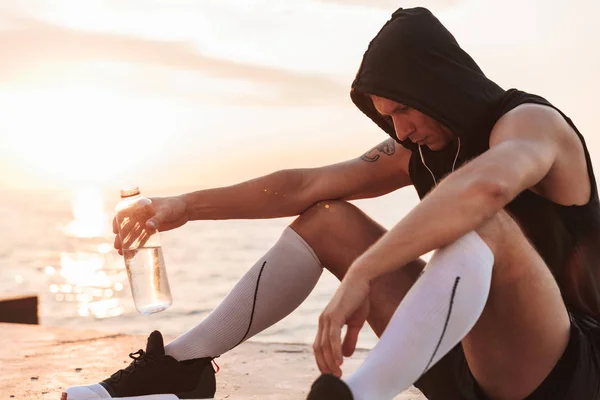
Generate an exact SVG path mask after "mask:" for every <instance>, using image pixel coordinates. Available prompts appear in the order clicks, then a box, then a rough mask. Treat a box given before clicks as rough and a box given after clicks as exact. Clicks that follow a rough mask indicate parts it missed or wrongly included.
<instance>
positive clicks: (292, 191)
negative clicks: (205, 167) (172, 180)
mask: <svg viewBox="0 0 600 400" xmlns="http://www.w3.org/2000/svg"><path fill="white" fill-rule="evenodd" d="M305 174H306V172H305V170H301V169H289V170H282V171H277V172H274V173H272V174H269V175H266V176H263V177H260V178H256V179H252V180H249V181H246V182H242V183H239V184H236V185H232V186H227V187H222V188H216V189H207V190H199V191H197V192H192V193H187V194H183V195H181V197H182V198H183V199H184V201H185V202H186V207H187V213H188V218H189V219H190V220H223V219H262V218H278V217H288V216H294V215H298V214H300V213H301V212H302V211H304V210H305V209H306V208H308V207H310V206H311V205H312V200H311V199H310V198H309V195H308V193H307V191H306V190H305V189H306V188H305V185H306V179H305Z"/></svg>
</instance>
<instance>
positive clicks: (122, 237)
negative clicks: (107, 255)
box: [113, 196, 188, 255]
mask: <svg viewBox="0 0 600 400" xmlns="http://www.w3.org/2000/svg"><path fill="white" fill-rule="evenodd" d="M151 200H152V204H148V205H147V206H145V207H141V208H140V209H139V210H137V211H136V212H135V213H134V214H133V215H129V216H128V218H126V219H124V220H123V221H122V222H121V226H120V227H119V226H118V224H119V222H118V221H117V217H116V216H115V217H114V218H113V233H114V234H115V242H114V246H115V249H117V250H118V251H119V254H121V255H123V247H125V248H127V247H129V246H130V245H131V244H132V243H134V242H139V243H141V242H143V241H145V239H147V237H146V238H145V236H149V233H150V234H151V233H152V232H154V231H156V230H158V231H168V230H171V229H175V228H178V227H180V226H182V225H183V224H185V223H186V222H188V215H187V211H186V203H185V201H184V200H183V199H182V198H181V197H179V196H174V197H155V198H152V199H151ZM119 232H120V234H119Z"/></svg>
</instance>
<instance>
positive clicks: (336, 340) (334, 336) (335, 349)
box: [329, 324, 344, 369]
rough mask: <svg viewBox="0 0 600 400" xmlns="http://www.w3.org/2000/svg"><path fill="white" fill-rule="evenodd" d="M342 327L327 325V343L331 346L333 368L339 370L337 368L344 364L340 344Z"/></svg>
mask: <svg viewBox="0 0 600 400" xmlns="http://www.w3.org/2000/svg"><path fill="white" fill-rule="evenodd" d="M341 333H342V327H341V326H339V324H330V325H329V343H330V344H331V356H332V358H333V362H334V364H335V368H336V369H339V366H340V365H342V363H343V362H344V357H343V356H342V342H341Z"/></svg>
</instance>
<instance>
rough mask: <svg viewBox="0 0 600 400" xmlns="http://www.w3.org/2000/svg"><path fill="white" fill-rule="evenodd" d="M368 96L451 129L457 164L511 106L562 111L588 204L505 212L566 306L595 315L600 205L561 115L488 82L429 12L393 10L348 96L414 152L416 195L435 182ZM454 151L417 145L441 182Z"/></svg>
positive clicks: (522, 205)
mask: <svg viewBox="0 0 600 400" xmlns="http://www.w3.org/2000/svg"><path fill="white" fill-rule="evenodd" d="M368 94H374V95H377V96H380V97H384V98H387V99H390V100H393V101H396V102H398V103H402V104H405V105H407V106H410V107H412V108H415V109H416V110H419V111H421V112H422V113H424V114H426V115H428V116H430V117H431V118H433V119H434V120H436V121H438V122H440V123H442V124H444V125H445V126H446V127H448V128H449V129H450V130H451V131H452V132H453V133H454V134H455V135H457V136H458V137H460V144H461V146H460V152H459V154H458V162H457V167H458V166H460V165H461V164H462V163H464V162H465V161H467V160H469V159H472V158H475V157H477V156H478V155H480V154H482V153H483V152H485V151H487V150H488V149H489V139H490V134H491V131H492V128H493V127H494V125H495V123H496V121H498V119H500V117H502V116H503V115H504V114H506V113H507V112H509V111H510V110H512V109H513V108H515V107H517V106H519V105H521V104H524V103H535V104H541V105H545V106H548V107H552V108H554V109H556V110H557V111H558V112H560V113H561V115H562V116H563V117H564V118H565V120H566V121H567V122H568V123H569V124H570V125H571V127H573V129H574V130H575V131H576V132H577V135H578V136H579V137H580V139H581V142H582V144H583V146H584V149H585V156H586V161H587V166H588V174H589V177H590V182H591V186H592V194H591V198H590V201H589V202H588V203H587V204H586V205H584V206H562V205H559V204H556V203H553V202H551V201H549V200H547V199H545V198H543V197H541V196H539V195H537V194H535V193H534V192H532V191H530V190H526V191H524V192H522V193H521V194H520V195H519V196H518V197H517V198H516V199H514V200H513V201H512V202H511V203H510V204H508V205H507V207H506V209H507V211H509V212H510V213H511V214H512V215H513V217H514V218H515V219H516V220H517V222H518V223H519V225H520V226H521V228H522V229H523V231H524V233H525V234H526V236H527V237H528V238H529V239H530V240H531V242H532V243H533V244H534V246H535V247H536V249H537V250H538V251H539V253H540V255H541V256H542V258H544V260H545V261H546V264H547V265H548V266H549V268H550V270H551V271H552V273H553V274H554V276H555V278H556V279H557V281H558V284H559V286H560V288H561V292H562V294H563V298H564V299H565V302H566V303H567V305H568V306H569V307H570V308H571V309H572V310H573V311H578V312H581V313H585V314H588V315H591V316H594V317H596V318H598V317H600V292H599V290H598V288H599V287H600V202H599V200H598V191H597V187H596V180H595V178H594V172H593V170H592V164H591V160H590V156H589V153H588V150H587V147H586V145H585V141H584V139H583V136H582V135H581V133H580V132H579V131H578V130H577V128H576V127H575V125H574V124H573V122H572V121H571V120H570V119H569V118H568V117H567V116H566V115H565V114H563V113H562V112H561V111H560V110H558V109H557V108H556V107H554V106H553V105H552V104H550V103H549V102H548V101H547V100H545V99H544V98H542V97H539V96H536V95H532V94H529V93H525V92H522V91H519V90H516V89H510V90H507V91H505V90H504V89H502V88H501V87H500V86H498V85H497V84H495V83H494V82H493V81H491V80H490V79H488V78H487V77H486V76H485V75H484V73H483V72H482V71H481V69H480V68H479V66H478V65H477V64H476V63H475V61H473V59H472V58H471V57H470V56H469V55H468V54H467V53H466V52H465V51H464V50H463V49H462V48H461V47H460V46H459V44H458V43H457V42H456V40H455V38H454V37H453V36H452V34H451V33H450V32H449V31H448V30H447V29H446V28H445V27H444V26H443V25H442V24H441V23H440V21H439V20H438V19H437V18H436V17H435V16H433V14H432V13H431V12H429V11H428V10H427V9H425V8H413V9H399V10H397V11H396V12H395V13H394V14H392V18H391V19H390V20H389V21H388V22H387V23H386V24H385V25H384V26H383V28H382V29H381V30H380V32H379V33H378V34H377V36H376V37H375V38H374V39H373V40H372V41H371V43H370V44H369V47H368V49H367V51H366V52H365V55H364V57H363V61H362V64H361V66H360V69H359V71H358V73H357V75H356V79H355V80H354V82H353V83H352V90H351V97H352V100H353V101H354V103H355V104H356V105H357V106H358V107H359V108H360V109H361V110H362V111H363V112H364V113H365V114H366V115H367V116H368V117H369V118H371V119H372V120H373V121H374V122H375V123H376V124H377V125H378V126H379V127H380V128H382V129H383V130H384V131H385V132H387V133H388V134H389V135H390V136H391V137H392V138H394V139H395V140H396V141H398V143H400V144H401V145H402V146H404V147H406V148H407V149H409V150H411V151H412V153H413V156H412V157H411V160H410V164H409V172H410V177H411V180H412V182H413V184H414V186H415V188H416V189H417V192H418V193H419V196H420V197H421V198H423V197H424V196H425V195H426V194H427V193H428V192H429V191H430V190H431V189H432V188H433V187H434V185H435V183H434V180H433V179H432V177H431V175H430V173H429V171H428V170H427V168H426V167H425V166H424V165H423V163H422V161H421V158H420V157H419V154H418V150H419V148H418V147H419V146H418V145H416V144H414V143H412V142H410V141H409V140H404V141H399V140H398V139H397V138H396V134H395V131H394V126H393V125H392V124H391V123H390V122H389V119H385V118H383V117H382V116H381V115H380V114H379V113H378V112H377V111H376V110H375V108H374V106H373V103H372V101H371V100H370V98H369V97H368ZM457 150H458V149H457V147H455V145H452V146H448V147H447V148H445V149H443V150H440V151H431V150H429V149H428V148H427V147H425V146H422V147H421V151H422V152H423V154H424V157H425V160H426V162H427V166H428V167H429V168H430V169H431V170H432V172H433V174H434V175H435V177H436V180H437V181H438V182H439V181H440V180H441V179H442V178H443V176H444V175H447V174H448V173H451V171H452V165H453V162H454V158H455V156H456V154H457ZM500 167H501V166H500Z"/></svg>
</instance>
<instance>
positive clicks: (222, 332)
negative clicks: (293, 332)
mask: <svg viewBox="0 0 600 400" xmlns="http://www.w3.org/2000/svg"><path fill="white" fill-rule="evenodd" d="M322 272H323V267H322V266H321V263H320V262H319V259H318V258H317V255H316V254H315V252H314V251H313V250H312V248H311V247H310V246H309V245H308V243H306V241H304V239H302V237H300V235H298V234H297V233H296V232H295V231H294V230H293V229H292V228H290V227H287V228H286V229H285V230H284V231H283V234H282V235H281V237H280V238H279V240H278V241H277V243H275V245H274V246H273V247H272V248H271V249H270V250H269V251H268V252H267V253H266V254H265V255H264V256H263V257H262V258H261V259H260V260H258V261H257V262H256V264H254V266H253V267H252V268H250V270H249V271H248V272H247V273H246V274H245V275H244V276H243V277H242V279H240V281H239V282H238V283H237V284H236V285H235V286H234V288H233V289H232V290H231V292H230V293H229V294H228V295H227V296H226V297H225V299H224V300H223V302H221V304H219V306H218V307H217V308H216V309H215V310H214V311H213V312H212V313H211V314H210V315H209V316H208V317H206V319H205V320H204V321H202V322H201V323H200V324H198V325H196V326H195V327H194V328H192V329H190V330H189V331H187V332H186V333H184V334H183V335H181V336H179V337H178V338H176V339H175V340H174V341H173V342H171V343H169V344H168V345H167V346H166V347H165V352H166V354H167V355H170V356H172V357H174V358H175V359H177V360H180V361H181V360H187V359H192V358H200V357H216V356H220V355H221V354H223V353H225V352H226V351H228V350H231V349H232V348H234V347H235V346H237V345H238V344H240V343H241V342H243V341H244V340H246V339H248V338H250V337H252V336H254V335H256V334H257V333H259V332H261V331H262V330H264V329H266V328H268V327H269V326H271V325H273V324H275V323H276V322H278V321H279V320H281V319H283V318H284V317H285V316H287V315H288V314H290V313H291V312H292V311H294V310H295V309H296V308H297V307H298V306H299V305H300V304H301V303H302V302H303V301H304V300H305V299H306V297H308V295H309V294H310V292H311V291H312V289H313V288H314V287H315V285H316V284H317V281H318V280H319V277H320V276H321V273H322Z"/></svg>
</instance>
